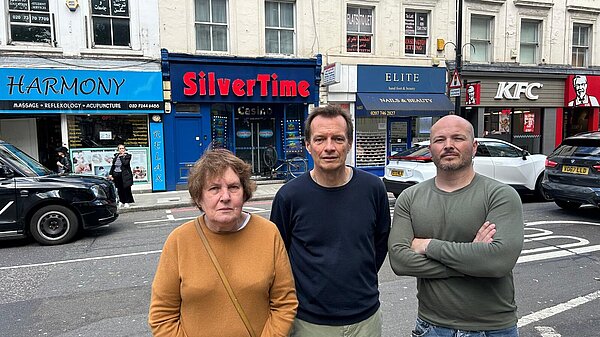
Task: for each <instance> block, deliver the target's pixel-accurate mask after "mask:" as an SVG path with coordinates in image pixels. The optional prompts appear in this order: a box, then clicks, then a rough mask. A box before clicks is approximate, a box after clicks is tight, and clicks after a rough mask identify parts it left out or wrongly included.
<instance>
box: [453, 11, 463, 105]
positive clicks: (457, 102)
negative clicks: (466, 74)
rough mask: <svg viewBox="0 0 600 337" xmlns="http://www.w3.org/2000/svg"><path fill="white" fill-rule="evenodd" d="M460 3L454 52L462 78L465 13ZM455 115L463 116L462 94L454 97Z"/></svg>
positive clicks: (457, 69) (456, 65)
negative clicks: (463, 21) (463, 17)
mask: <svg viewBox="0 0 600 337" xmlns="http://www.w3.org/2000/svg"><path fill="white" fill-rule="evenodd" d="M456 1H457V2H458V5H457V6H456V7H457V14H456V44H455V45H454V51H455V53H456V64H455V67H456V71H457V72H458V75H459V76H460V75H461V73H462V47H461V46H462V12H463V0H456ZM454 99H455V101H454V114H455V115H458V116H461V115H462V114H461V111H460V99H461V92H459V93H458V96H456V97H454Z"/></svg>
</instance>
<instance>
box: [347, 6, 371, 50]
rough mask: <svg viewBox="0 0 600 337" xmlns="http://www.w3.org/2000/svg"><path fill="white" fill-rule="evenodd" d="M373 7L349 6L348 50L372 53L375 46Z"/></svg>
mask: <svg viewBox="0 0 600 337" xmlns="http://www.w3.org/2000/svg"><path fill="white" fill-rule="evenodd" d="M372 42H373V9H371V8H362V7H352V6H348V12H347V14H346V51H347V52H349V53H371V52H372V47H373V43H372Z"/></svg>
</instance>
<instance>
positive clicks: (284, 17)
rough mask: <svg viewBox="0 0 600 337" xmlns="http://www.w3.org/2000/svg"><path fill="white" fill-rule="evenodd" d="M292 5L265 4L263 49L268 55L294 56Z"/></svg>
mask: <svg viewBox="0 0 600 337" xmlns="http://www.w3.org/2000/svg"><path fill="white" fill-rule="evenodd" d="M295 34H296V32H295V29H294V3H291V2H275V1H267V2H265V44H266V46H265V48H266V51H267V53H268V54H286V55H291V54H294V36H295Z"/></svg>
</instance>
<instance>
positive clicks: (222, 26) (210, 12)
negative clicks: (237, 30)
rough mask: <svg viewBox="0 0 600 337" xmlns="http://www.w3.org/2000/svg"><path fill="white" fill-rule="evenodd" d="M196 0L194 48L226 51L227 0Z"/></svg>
mask: <svg viewBox="0 0 600 337" xmlns="http://www.w3.org/2000/svg"><path fill="white" fill-rule="evenodd" d="M195 1H196V22H195V25H196V49H197V50H203V51H227V28H228V27H227V0H195Z"/></svg>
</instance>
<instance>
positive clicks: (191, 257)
mask: <svg viewBox="0 0 600 337" xmlns="http://www.w3.org/2000/svg"><path fill="white" fill-rule="evenodd" d="M250 176H251V167H250V165H248V164H247V163H245V162H244V161H243V160H241V159H240V158H238V157H236V156H235V155H233V154H232V153H231V152H230V151H228V150H225V149H214V150H209V151H208V152H206V153H205V154H204V155H203V156H202V158H201V159H200V160H199V161H197V162H196V164H195V165H194V167H193V168H192V169H191V170H190V175H189V178H188V181H189V192H190V195H191V196H192V199H193V200H194V202H195V203H196V205H197V206H198V208H199V209H200V210H202V211H204V214H202V215H200V216H199V217H198V218H197V219H196V220H192V221H189V222H187V223H185V224H183V225H181V226H179V227H177V228H176V229H175V230H173V232H172V233H171V234H170V235H169V237H168V238H167V240H166V242H165V244H164V248H163V250H162V254H161V256H160V261H159V263H158V268H157V270H156V275H155V277H154V282H153V284H152V298H151V302H150V313H149V324H150V327H151V328H152V333H153V334H154V336H161V337H162V336H164V337H175V336H181V337H183V336H187V337H202V336H206V337H214V336H219V337H240V336H249V335H251V336H257V337H258V336H260V337H285V336H287V335H288V332H289V329H290V327H291V325H292V321H293V319H294V316H295V314H296V308H297V306H298V301H297V299H296V293H295V290H294V279H293V276H292V270H291V268H290V263H289V260H288V256H287V252H286V250H285V245H284V244H283V241H282V239H281V236H280V235H279V232H278V231H277V227H275V225H274V224H273V223H271V222H270V221H268V220H266V219H264V218H262V217H260V216H258V215H255V214H250V213H246V212H244V211H243V210H242V208H243V206H244V203H245V202H246V201H248V199H250V198H251V197H252V194H253V193H254V191H255V189H256V184H255V183H254V182H253V181H252V180H250ZM202 236H205V237H206V241H207V242H206V243H208V245H209V246H210V247H211V249H212V251H213V252H214V257H215V258H216V260H217V261H218V264H219V265H220V266H222V270H223V274H224V275H225V277H226V278H227V279H228V281H229V284H230V286H231V289H232V290H233V291H232V292H233V294H235V297H236V302H238V303H239V305H240V307H241V309H242V310H243V312H244V313H245V315H247V322H248V323H249V326H250V327H249V328H247V327H246V326H245V324H244V321H243V319H242V315H241V314H240V313H239V311H237V310H236V307H235V306H234V304H233V299H232V298H230V296H229V295H228V292H227V290H226V288H225V286H224V284H223V283H222V281H221V280H222V279H221V276H220V275H219V273H218V272H217V270H216V267H215V265H214V264H213V262H212V261H211V258H210V256H209V253H208V251H209V250H208V249H207V247H206V246H205V243H203V240H202ZM250 331H252V332H253V334H250Z"/></svg>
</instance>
